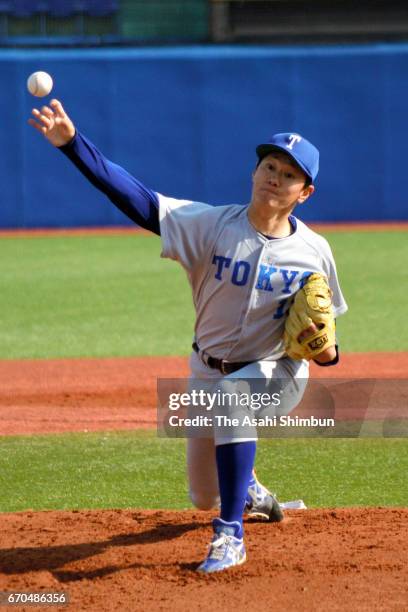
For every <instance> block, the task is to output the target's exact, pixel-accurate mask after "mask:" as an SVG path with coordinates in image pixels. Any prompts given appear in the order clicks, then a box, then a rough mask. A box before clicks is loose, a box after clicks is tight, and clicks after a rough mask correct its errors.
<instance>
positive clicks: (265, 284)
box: [29, 100, 347, 573]
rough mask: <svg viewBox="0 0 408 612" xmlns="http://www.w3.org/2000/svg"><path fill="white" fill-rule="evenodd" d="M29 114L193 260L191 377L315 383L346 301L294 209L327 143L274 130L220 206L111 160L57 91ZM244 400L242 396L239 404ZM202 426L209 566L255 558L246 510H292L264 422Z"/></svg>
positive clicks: (218, 382)
mask: <svg viewBox="0 0 408 612" xmlns="http://www.w3.org/2000/svg"><path fill="white" fill-rule="evenodd" d="M32 114H33V118H30V119H29V123H30V124H31V125H32V126H33V127H35V128H36V129H37V130H38V131H39V132H41V133H42V134H43V135H44V136H45V138H46V139H47V140H48V141H49V142H50V143H51V144H53V145H54V146H56V147H58V148H59V149H60V150H61V151H62V153H64V154H65V155H66V156H67V157H68V158H69V159H70V160H71V162H73V163H74V164H75V165H76V166H77V168H78V169H79V170H80V171H81V172H82V173H83V174H84V175H85V176H86V177H87V178H88V180H89V181H90V182H91V183H92V184H93V185H94V186H95V187H97V188H98V189H99V190H101V191H102V192H103V193H105V194H106V195H107V196H108V198H109V199H110V200H111V201H112V202H113V203H114V204H115V205H116V206H117V207H118V208H120V210H122V211H123V212H124V213H125V214H126V215H127V216H128V217H130V218H131V219H133V220H134V221H135V222H136V223H137V224H139V225H140V226H142V227H143V228H145V229H148V230H151V231H152V232H154V233H155V234H158V235H160V236H161V240H162V257H169V258H171V259H174V260H176V261H178V262H179V263H180V264H181V265H182V266H183V267H184V269H185V270H186V272H187V275H188V279H189V282H190V284H191V289H192V293H193V299H194V305H195V310H196V322H195V330H194V331H195V335H194V342H193V351H192V354H191V358H190V367H191V372H192V376H191V381H192V383H191V385H192V387H195V386H196V385H199V386H200V385H202V387H203V388H207V389H208V388H211V389H212V390H213V391H214V390H216V391H218V392H224V391H225V392H227V393H228V392H230V391H231V390H233V389H235V388H236V385H237V384H241V383H242V380H244V381H246V384H248V386H249V388H250V389H253V388H256V389H257V390H259V389H263V390H271V389H273V388H274V385H276V384H277V382H276V381H281V380H283V379H284V380H285V381H286V382H285V385H286V386H285V397H286V398H287V399H286V402H285V405H284V407H283V409H282V410H283V411H284V412H285V413H288V412H290V411H291V410H293V408H294V407H295V406H296V405H297V404H298V403H299V401H300V400H301V398H302V395H303V393H304V390H305V387H306V384H307V378H308V370H309V361H310V360H311V359H313V360H315V361H316V363H319V364H320V365H334V364H336V363H337V361H338V359H339V356H338V348H337V345H336V339H335V331H334V329H335V326H334V320H335V317H337V316H339V315H341V314H342V313H344V312H345V311H346V310H347V305H346V303H345V301H344V298H343V296H342V293H341V290H340V287H339V283H338V279H337V273H336V266H335V262H334V260H333V255H332V253H331V250H330V247H329V245H328V243H327V241H326V240H325V239H324V238H323V237H321V236H319V235H318V234H316V233H315V232H313V231H312V230H310V229H309V228H308V227H307V226H306V225H305V224H304V223H302V222H301V221H300V220H299V219H297V218H296V217H295V216H294V215H293V214H292V213H293V210H294V208H295V207H296V206H297V205H299V204H303V203H305V202H306V201H307V200H308V199H309V198H310V196H311V195H312V194H313V191H314V180H315V178H316V176H317V173H318V165H319V153H318V150H317V149H316V147H314V146H313V145H312V144H311V143H310V142H309V141H308V140H306V139H305V138H303V137H302V136H301V135H299V134H296V133H280V134H275V135H274V136H273V137H272V138H271V139H270V140H268V141H267V142H265V143H263V144H261V145H259V146H258V147H257V149H256V153H257V156H258V161H257V164H256V167H255V169H254V171H253V175H252V181H253V187H252V196H251V201H250V203H249V204H248V205H247V206H245V205H244V206H243V205H240V204H232V205H227V206H216V207H214V206H211V205H209V204H204V203H201V202H193V201H191V200H177V199H173V198H170V197H167V196H164V195H162V194H159V193H157V192H155V191H153V190H151V189H149V188H147V187H145V186H144V185H143V184H142V183H141V182H140V181H138V180H137V179H135V178H134V177H133V176H131V175H130V174H129V173H127V172H126V171H125V170H124V169H122V168H121V167H119V166H117V165H116V164H113V163H112V162H110V161H109V160H107V159H106V158H105V157H104V156H103V155H102V154H101V153H100V152H99V151H98V150H97V149H96V147H95V146H94V145H93V144H92V143H91V142H90V141H89V140H88V139H87V138H85V137H84V136H83V135H82V134H81V133H80V132H79V131H78V130H76V128H75V126H74V124H73V123H72V121H71V119H70V118H69V117H68V115H67V114H66V113H65V111H64V109H63V107H62V105H61V103H60V102H59V101H58V100H52V101H51V102H50V105H49V106H44V107H42V108H41V110H38V109H33V111H32ZM232 411H233V407H232ZM247 433H249V435H245V434H244V435H242V432H241V433H240V435H239V436H236V435H234V431H232V430H231V429H229V428H227V429H225V428H222V427H214V430H213V436H212V437H211V438H208V437H207V438H205V437H191V438H189V439H188V443H187V444H188V446H187V468H188V477H189V487H190V496H191V499H192V502H193V503H194V504H195V506H197V507H198V508H202V509H210V508H219V511H220V516H219V517H217V518H215V519H214V520H213V530H214V536H213V539H212V541H211V543H210V546H209V550H208V554H207V557H206V558H205V559H204V561H203V562H202V563H201V564H200V566H199V567H198V570H199V571H201V572H204V573H211V572H216V571H220V570H225V569H227V568H229V567H232V566H235V565H240V564H241V563H243V562H244V561H245V559H246V552H245V545H244V537H243V536H244V530H243V514H244V512H248V513H249V514H253V515H256V516H263V517H265V518H267V519H268V520H270V521H278V520H281V519H282V518H283V514H282V512H281V510H280V507H279V504H278V502H277V500H276V497H275V496H274V495H272V494H271V493H270V492H269V491H268V490H267V489H266V488H265V487H264V486H263V485H262V484H261V483H260V482H259V481H258V480H257V478H256V476H255V472H254V461H255V451H256V432H255V433H254V432H253V431H252V429H250V430H249V431H248V432H247Z"/></svg>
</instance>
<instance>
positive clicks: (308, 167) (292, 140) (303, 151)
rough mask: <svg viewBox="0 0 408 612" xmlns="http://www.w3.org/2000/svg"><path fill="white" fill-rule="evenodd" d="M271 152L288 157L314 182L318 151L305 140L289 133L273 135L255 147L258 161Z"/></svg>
mask: <svg viewBox="0 0 408 612" xmlns="http://www.w3.org/2000/svg"><path fill="white" fill-rule="evenodd" d="M273 151H283V152H284V153H286V154H287V155H289V156H290V157H291V158H292V159H293V160H294V161H295V162H296V163H297V165H298V166H300V168H301V169H302V170H303V172H304V173H305V174H306V175H307V176H308V177H309V178H310V179H311V180H312V182H313V181H314V180H315V178H316V176H317V173H318V172H319V151H318V150H317V149H316V147H315V146H314V145H312V143H311V142H309V141H308V140H306V138H303V136H300V134H296V133H293V134H291V133H289V132H287V133H284V134H275V135H274V136H272V138H271V139H270V140H268V142H266V143H265V144H260V145H258V146H257V147H256V153H257V155H258V157H259V159H260V160H261V159H263V158H264V157H265V155H268V154H269V153H272V152H273Z"/></svg>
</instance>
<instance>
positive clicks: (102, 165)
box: [59, 132, 160, 236]
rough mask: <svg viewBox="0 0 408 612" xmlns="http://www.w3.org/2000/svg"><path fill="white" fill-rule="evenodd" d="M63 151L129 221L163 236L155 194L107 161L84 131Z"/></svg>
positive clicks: (77, 133)
mask: <svg viewBox="0 0 408 612" xmlns="http://www.w3.org/2000/svg"><path fill="white" fill-rule="evenodd" d="M59 149H60V151H62V153H64V155H66V156H67V157H68V159H70V160H71V161H72V163H73V164H74V165H75V166H76V167H77V168H78V170H80V172H82V174H83V175H84V176H85V177H86V178H87V179H88V180H89V181H90V182H91V183H92V185H94V186H95V187H96V188H97V189H99V190H100V191H102V193H104V194H105V195H107V196H108V198H109V199H110V201H111V202H112V203H113V204H114V205H115V206H116V207H117V208H119V210H121V211H122V212H123V213H124V214H125V215H126V216H128V217H129V219H132V221H134V222H135V223H137V224H138V225H140V226H141V227H143V228H144V229H147V230H150V231H151V232H154V233H155V234H157V235H158V236H160V223H159V200H158V197H157V194H156V193H155V192H154V191H152V190H151V189H149V188H147V187H145V186H144V185H143V184H142V183H141V182H140V181H138V180H137V179H136V178H135V177H133V176H132V175H131V174H129V173H128V172H126V170H124V169H123V168H121V167H120V166H118V165H117V164H114V163H112V162H111V161H109V160H108V159H106V157H104V155H102V153H101V152H100V151H98V149H97V148H96V147H95V146H94V145H93V144H92V142H90V140H88V139H87V138H85V136H83V135H82V134H81V133H80V132H76V134H75V136H74V138H73V139H72V140H71V142H69V143H68V144H66V145H64V146H62V147H59Z"/></svg>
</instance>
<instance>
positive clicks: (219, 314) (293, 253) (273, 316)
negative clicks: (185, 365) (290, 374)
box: [157, 194, 347, 361]
mask: <svg viewBox="0 0 408 612" xmlns="http://www.w3.org/2000/svg"><path fill="white" fill-rule="evenodd" d="M157 195H158V198H159V203H160V229H161V238H162V247H163V250H162V257H169V258H171V259H174V260H176V261H178V262H180V263H181V265H182V266H183V267H184V268H185V270H186V272H187V275H188V278H189V281H190V284H191V288H192V293H193V300H194V306H195V310H196V324H195V337H196V341H197V343H198V345H199V347H200V349H202V350H205V351H207V352H208V353H209V354H210V355H212V356H213V357H217V358H219V359H227V360H229V361H259V360H272V359H273V360H275V359H279V358H280V357H282V355H283V354H284V347H283V340H282V336H283V331H284V325H285V319H286V314H287V311H288V309H289V308H290V305H291V303H292V301H293V296H294V294H295V293H296V292H297V291H298V290H299V288H300V287H301V286H302V284H303V283H304V282H305V279H306V278H307V277H308V276H309V275H310V274H311V273H312V272H320V273H323V274H325V275H326V276H327V277H328V279H329V284H330V287H331V289H332V291H333V309H334V314H335V316H336V317H337V316H339V315H341V314H343V313H344V312H346V310H347V304H346V302H345V300H344V298H343V295H342V293H341V290H340V287H339V283H338V279H337V273H336V266H335V263H334V259H333V255H332V252H331V249H330V246H329V244H328V243H327V241H326V240H325V239H324V238H323V237H322V236H320V235H319V234H316V233H315V232H313V231H312V230H311V229H310V228H308V227H307V226H306V225H305V224H304V223H302V222H301V221H299V220H298V219H296V225H297V227H296V231H295V232H294V233H293V234H292V235H290V236H287V237H286V238H273V239H269V238H267V237H265V236H264V235H262V234H260V233H259V232H257V231H256V230H255V229H254V227H253V226H252V225H251V224H250V222H249V220H248V215H247V212H248V207H247V206H242V205H235V204H234V205H229V206H218V207H213V206H209V205H208V204H203V203H200V202H192V201H189V200H176V199H174V198H168V197H165V196H162V195H160V194H157Z"/></svg>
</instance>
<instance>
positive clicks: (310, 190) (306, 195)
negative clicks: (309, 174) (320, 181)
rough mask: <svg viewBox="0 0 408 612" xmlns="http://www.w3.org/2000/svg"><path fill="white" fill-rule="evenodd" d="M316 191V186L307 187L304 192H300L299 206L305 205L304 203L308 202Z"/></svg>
mask: <svg viewBox="0 0 408 612" xmlns="http://www.w3.org/2000/svg"><path fill="white" fill-rule="evenodd" d="M314 190H315V188H314V185H308V186H307V187H304V188H303V189H302V191H301V192H300V195H299V198H298V204H303V202H306V200H307V199H308V198H310V196H311V195H312V193H313V192H314Z"/></svg>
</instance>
